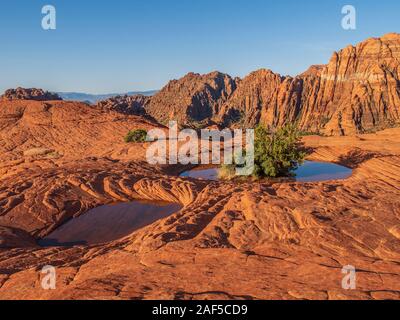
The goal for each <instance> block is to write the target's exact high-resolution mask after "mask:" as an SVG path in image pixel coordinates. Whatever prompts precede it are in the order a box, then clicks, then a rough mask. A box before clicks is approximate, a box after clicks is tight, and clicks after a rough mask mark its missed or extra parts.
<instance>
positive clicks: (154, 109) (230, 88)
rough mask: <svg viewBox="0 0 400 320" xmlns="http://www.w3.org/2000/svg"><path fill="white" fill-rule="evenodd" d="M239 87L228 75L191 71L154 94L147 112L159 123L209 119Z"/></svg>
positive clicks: (180, 122)
mask: <svg viewBox="0 0 400 320" xmlns="http://www.w3.org/2000/svg"><path fill="white" fill-rule="evenodd" d="M235 89H236V81H235V80H234V79H232V78H231V77H230V76H229V75H226V74H223V73H219V72H212V73H209V74H206V75H199V74H195V73H189V74H187V75H186V76H185V77H183V78H181V79H179V80H173V81H170V82H169V83H168V85H166V86H165V87H164V88H163V89H162V90H161V91H160V92H158V93H157V94H156V95H154V96H153V97H152V98H151V101H150V103H149V105H148V106H147V107H146V110H147V112H148V113H149V114H150V115H151V116H153V117H154V118H155V119H156V120H158V121H159V122H160V123H163V124H166V122H168V120H176V121H178V122H179V124H180V125H186V124H190V123H193V122H197V123H198V122H202V121H206V122H207V121H208V120H209V119H211V118H212V117H213V116H214V115H215V114H217V113H218V112H219V109H220V107H221V105H222V104H223V103H224V102H225V101H227V100H228V99H229V97H230V96H231V95H232V93H233V92H234V91H235Z"/></svg>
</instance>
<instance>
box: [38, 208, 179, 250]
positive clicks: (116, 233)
mask: <svg viewBox="0 0 400 320" xmlns="http://www.w3.org/2000/svg"><path fill="white" fill-rule="evenodd" d="M180 209H182V206H181V205H179V204H174V203H164V202H149V201H134V202H129V203H118V204H113V205H104V206H101V207H97V208H95V209H92V210H90V211H88V212H87V213H85V214H83V215H81V216H79V217H77V218H74V219H71V220H70V221H68V222H67V223H65V224H64V225H62V226H61V227H59V228H58V229H56V230H55V231H54V232H52V233H51V234H50V235H48V236H47V237H45V238H43V239H42V240H40V241H39V245H41V246H43V247H53V246H75V245H92V244H100V243H105V242H110V241H113V240H117V239H120V238H123V237H125V236H127V235H129V234H131V233H132V232H134V231H136V230H138V229H140V228H143V227H145V226H147V225H150V224H152V223H153V222H155V221H157V220H159V219H162V218H165V217H168V216H170V215H172V214H173V213H175V212H177V211H179V210H180Z"/></svg>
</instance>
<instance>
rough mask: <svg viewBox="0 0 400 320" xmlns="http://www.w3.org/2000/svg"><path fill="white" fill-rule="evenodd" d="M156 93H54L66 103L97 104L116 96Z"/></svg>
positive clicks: (155, 91) (150, 93)
mask: <svg viewBox="0 0 400 320" xmlns="http://www.w3.org/2000/svg"><path fill="white" fill-rule="evenodd" d="M156 93H157V90H150V91H131V92H127V93H109V94H90V93H82V92H56V94H57V95H59V96H60V97H61V98H62V99H63V100H66V101H82V102H90V103H97V102H99V101H101V100H107V99H110V98H113V97H117V96H124V95H128V96H134V95H143V96H149V97H150V96H153V95H154V94H156Z"/></svg>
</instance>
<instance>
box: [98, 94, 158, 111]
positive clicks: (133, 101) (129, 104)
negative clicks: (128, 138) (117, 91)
mask: <svg viewBox="0 0 400 320" xmlns="http://www.w3.org/2000/svg"><path fill="white" fill-rule="evenodd" d="M150 99H151V98H150V97H147V96H144V95H134V96H128V95H125V96H117V97H113V98H110V99H107V100H103V101H100V102H98V103H97V106H98V107H100V108H101V109H105V110H110V111H116V112H119V113H123V114H128V115H145V114H146V110H145V106H146V105H148V103H149V102H150Z"/></svg>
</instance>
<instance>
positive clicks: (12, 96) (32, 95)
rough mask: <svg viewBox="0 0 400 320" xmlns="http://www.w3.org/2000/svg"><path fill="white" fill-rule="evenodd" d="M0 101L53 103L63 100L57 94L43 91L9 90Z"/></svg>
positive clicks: (33, 89)
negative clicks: (53, 101)
mask: <svg viewBox="0 0 400 320" xmlns="http://www.w3.org/2000/svg"><path fill="white" fill-rule="evenodd" d="M0 100H6V101H12V100H35V101H52V100H62V99H61V98H60V97H59V96H58V95H57V94H55V93H51V92H48V91H44V90H42V89H35V88H32V89H25V88H17V89H9V90H7V91H6V92H5V93H4V94H3V95H2V96H1V97H0Z"/></svg>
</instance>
